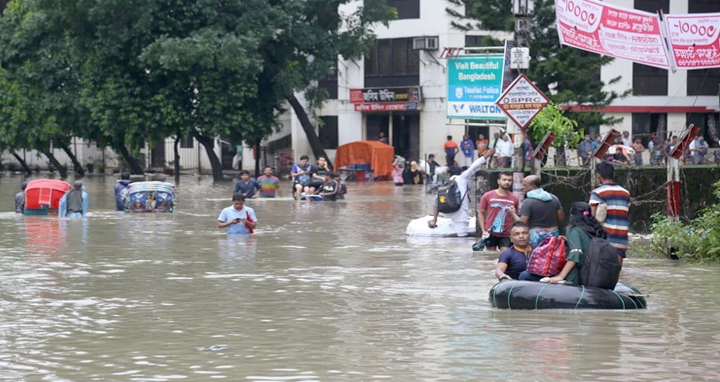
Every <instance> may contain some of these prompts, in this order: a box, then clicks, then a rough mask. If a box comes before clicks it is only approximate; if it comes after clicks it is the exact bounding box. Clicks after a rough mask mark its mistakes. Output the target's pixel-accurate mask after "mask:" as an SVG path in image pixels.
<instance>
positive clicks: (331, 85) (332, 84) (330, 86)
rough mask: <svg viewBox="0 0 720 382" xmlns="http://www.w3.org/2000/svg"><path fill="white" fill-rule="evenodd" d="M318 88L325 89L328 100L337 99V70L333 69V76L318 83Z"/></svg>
mask: <svg viewBox="0 0 720 382" xmlns="http://www.w3.org/2000/svg"><path fill="white" fill-rule="evenodd" d="M318 87H319V88H320V89H325V91H327V93H328V99H337V98H338V72H337V69H333V74H331V75H330V76H328V78H326V79H324V80H322V81H318Z"/></svg>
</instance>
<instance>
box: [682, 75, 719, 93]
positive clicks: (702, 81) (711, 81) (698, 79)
mask: <svg viewBox="0 0 720 382" xmlns="http://www.w3.org/2000/svg"><path fill="white" fill-rule="evenodd" d="M718 84H720V68H713V69H700V70H688V72H687V95H688V96H698V95H709V96H714V95H717V94H718Z"/></svg>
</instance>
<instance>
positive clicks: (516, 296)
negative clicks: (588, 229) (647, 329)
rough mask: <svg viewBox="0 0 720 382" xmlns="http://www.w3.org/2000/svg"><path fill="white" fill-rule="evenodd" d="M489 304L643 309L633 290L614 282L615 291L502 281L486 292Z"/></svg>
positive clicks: (638, 296) (504, 307) (496, 306)
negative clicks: (488, 295)
mask: <svg viewBox="0 0 720 382" xmlns="http://www.w3.org/2000/svg"><path fill="white" fill-rule="evenodd" d="M490 304H491V305H492V306H493V307H495V308H500V309H645V308H647V302H645V298H644V297H642V296H641V295H640V292H638V290H637V289H635V288H633V287H631V286H628V285H625V284H623V283H617V285H616V286H615V290H610V289H601V288H593V287H585V286H583V285H574V284H550V283H540V282H534V281H518V280H504V281H501V282H499V283H497V284H495V285H494V286H493V287H492V289H490Z"/></svg>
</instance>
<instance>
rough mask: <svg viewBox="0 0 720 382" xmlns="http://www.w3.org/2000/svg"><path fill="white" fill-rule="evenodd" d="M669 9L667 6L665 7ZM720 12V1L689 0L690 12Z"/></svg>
mask: <svg viewBox="0 0 720 382" xmlns="http://www.w3.org/2000/svg"><path fill="white" fill-rule="evenodd" d="M665 9H667V8H665ZM715 12H720V3H719V2H718V1H717V0H692V1H688V13H715Z"/></svg>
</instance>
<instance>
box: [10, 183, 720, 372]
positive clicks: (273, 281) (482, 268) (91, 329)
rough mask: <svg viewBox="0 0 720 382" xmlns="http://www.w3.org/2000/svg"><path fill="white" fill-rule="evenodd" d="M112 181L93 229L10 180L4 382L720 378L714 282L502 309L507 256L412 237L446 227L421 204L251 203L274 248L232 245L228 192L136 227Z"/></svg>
mask: <svg viewBox="0 0 720 382" xmlns="http://www.w3.org/2000/svg"><path fill="white" fill-rule="evenodd" d="M115 180H116V178H114V177H105V178H103V177H86V178H84V179H83V181H84V182H85V185H86V189H87V192H88V194H89V196H90V210H89V211H90V215H89V217H87V218H85V219H77V220H66V219H58V218H57V217H35V216H28V217H25V216H20V215H18V214H15V213H14V212H12V208H13V196H14V194H15V193H16V192H18V191H19V190H20V183H21V181H22V180H21V179H20V178H18V177H7V176H6V177H3V178H1V179H0V184H1V187H0V200H2V201H3V202H2V203H0V205H2V209H0V211H1V212H0V232H1V233H2V235H1V236H0V247H1V249H2V263H1V264H0V349H1V352H0V380H9V381H175V380H187V381H211V380H218V379H224V380H228V381H380V380H389V381H460V380H473V381H477V380H483V381H592V380H603V381H658V380H666V381H678V380H683V381H690V380H693V381H709V380H720V321H719V319H718V310H720V277H718V271H720V267H718V266H716V265H709V266H699V265H698V266H695V265H683V264H679V263H677V262H670V261H668V260H657V259H656V260H640V259H633V258H628V260H627V261H626V262H625V264H624V269H623V272H622V275H621V281H623V282H625V283H627V284H630V285H633V286H635V287H636V288H638V289H639V290H640V291H642V292H643V293H648V294H650V297H649V298H648V299H647V300H648V305H649V308H648V309H647V310H639V311H503V310H496V309H493V308H490V306H489V303H488V291H489V290H490V288H491V287H492V285H493V284H494V283H495V281H496V280H495V279H494V276H493V271H494V269H495V263H496V260H497V256H498V253H488V252H472V250H471V245H472V243H473V242H474V239H472V238H464V239H458V238H446V239H441V238H437V239H435V238H408V237H407V236H406V235H405V228H406V226H407V223H408V221H409V220H411V219H414V218H417V217H420V216H423V215H426V214H429V213H431V211H432V207H431V205H430V202H431V200H432V196H431V195H428V194H426V193H424V189H422V188H420V187H419V186H415V187H412V186H406V187H404V188H396V187H393V184H392V183H391V182H378V183H352V184H350V185H349V193H348V195H347V200H345V201H341V202H337V203H332V202H323V203H306V202H302V203H301V202H294V201H293V200H292V199H291V198H282V199H279V200H251V201H248V202H247V205H249V206H251V207H253V208H254V209H255V211H256V213H257V216H258V220H259V224H258V230H257V231H256V232H257V233H256V234H255V235H252V236H248V237H246V236H239V235H235V236H238V237H233V236H228V235H226V234H225V233H224V231H223V230H219V229H217V226H216V221H217V220H216V219H217V216H218V214H219V213H220V210H221V209H222V208H224V207H227V206H229V205H230V196H231V193H232V183H231V182H226V183H222V184H215V185H214V184H213V183H212V180H211V179H210V178H197V177H191V176H188V177H183V178H182V180H181V183H180V184H179V185H178V204H177V208H176V211H177V212H176V213H174V214H124V213H120V212H115V211H114V199H113V195H112V188H113V186H114V184H115ZM71 181H72V180H71ZM289 189H290V186H289V183H286V182H285V183H284V184H283V192H284V194H289ZM473 202H475V200H474V198H473Z"/></svg>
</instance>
